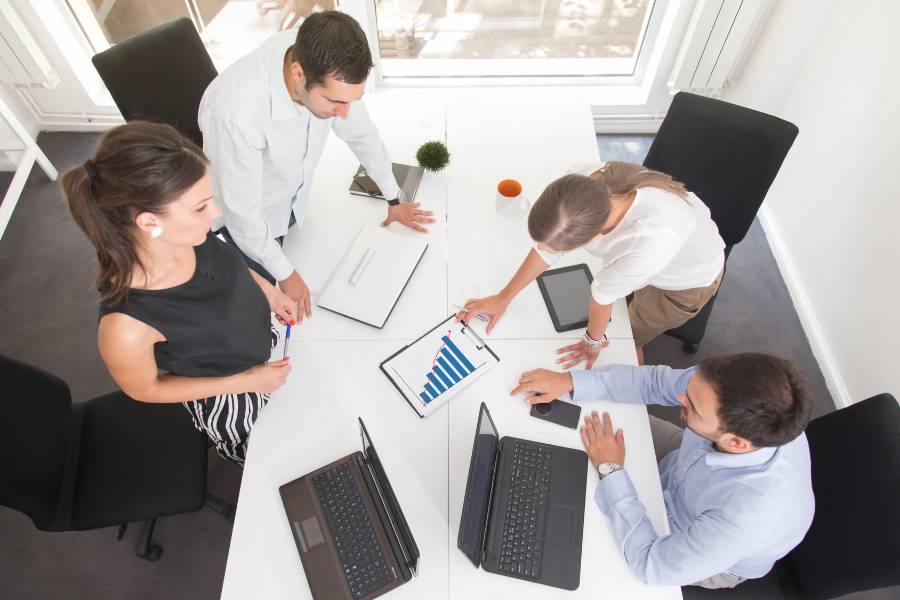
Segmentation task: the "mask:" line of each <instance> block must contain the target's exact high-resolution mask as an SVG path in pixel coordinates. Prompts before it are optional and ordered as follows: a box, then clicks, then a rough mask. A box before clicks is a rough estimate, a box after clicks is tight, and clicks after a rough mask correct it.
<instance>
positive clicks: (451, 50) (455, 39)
mask: <svg viewBox="0 0 900 600" xmlns="http://www.w3.org/2000/svg"><path fill="white" fill-rule="evenodd" d="M374 2H375V18H376V23H377V30H378V49H379V51H380V54H381V60H380V61H379V69H380V73H379V76H380V78H382V80H383V81H385V82H390V81H391V80H394V81H397V82H400V80H403V79H411V78H435V77H451V78H460V77H491V78H498V77H536V76H537V77H540V76H544V77H552V76H556V77H591V78H593V77H598V76H634V75H635V74H636V73H637V72H638V68H639V59H640V57H641V54H642V49H643V48H644V46H647V43H646V42H647V38H648V32H651V31H652V30H653V27H652V25H653V17H654V16H658V14H659V13H661V12H662V10H660V5H661V4H662V2H661V1H660V0H374Z"/></svg>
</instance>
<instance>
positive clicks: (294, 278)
mask: <svg viewBox="0 0 900 600" xmlns="http://www.w3.org/2000/svg"><path fill="white" fill-rule="evenodd" d="M278 287H280V288H281V291H282V292H284V293H285V294H287V295H288V296H289V297H290V298H293V299H294V300H296V301H297V305H298V307H297V324H298V325H299V324H300V323H302V322H303V316H304V315H306V316H307V317H309V318H310V319H311V318H312V301H311V300H310V298H309V288H308V287H306V282H305V281H303V278H302V277H300V274H299V273H297V271H294V272H293V273H291V274H290V275H289V276H288V278H287V279H282V280H281V281H279V282H278Z"/></svg>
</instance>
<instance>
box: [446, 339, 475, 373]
mask: <svg viewBox="0 0 900 600" xmlns="http://www.w3.org/2000/svg"><path fill="white" fill-rule="evenodd" d="M441 354H442V355H443V356H444V358H446V359H447V362H449V363H450V364H451V365H453V368H454V369H456V372H457V373H459V375H460V376H461V377H465V376H466V375H468V374H469V373H471V372H472V371H474V370H475V369H471V370H468V369H466V368H465V367H464V366H462V365H461V364H459V361H458V360H456V357H455V356H453V354H452V353H451V352H450V350H449V349H448V348H447V347H446V346H445V347H444V348H441Z"/></svg>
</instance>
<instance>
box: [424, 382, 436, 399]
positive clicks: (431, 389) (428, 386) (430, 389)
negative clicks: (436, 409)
mask: <svg viewBox="0 0 900 600" xmlns="http://www.w3.org/2000/svg"><path fill="white" fill-rule="evenodd" d="M425 391H426V392H428V393H429V394H431V399H432V400H433V399H435V398H437V397H438V395H439V394H438V393H437V392H435V391H434V388H433V387H431V386H430V385H428V384H427V383H426V384H425Z"/></svg>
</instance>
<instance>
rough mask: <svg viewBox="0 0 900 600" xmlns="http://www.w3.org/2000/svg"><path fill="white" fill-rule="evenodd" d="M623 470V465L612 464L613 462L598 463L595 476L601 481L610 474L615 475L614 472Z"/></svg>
mask: <svg viewBox="0 0 900 600" xmlns="http://www.w3.org/2000/svg"><path fill="white" fill-rule="evenodd" d="M624 468H625V465H623V464H620V463H614V462H605V463H600V464H599V465H598V466H597V475H599V476H600V479H603V478H604V477H606V476H607V475H609V474H610V473H615V472H616V471H621V470H622V469H624Z"/></svg>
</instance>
